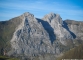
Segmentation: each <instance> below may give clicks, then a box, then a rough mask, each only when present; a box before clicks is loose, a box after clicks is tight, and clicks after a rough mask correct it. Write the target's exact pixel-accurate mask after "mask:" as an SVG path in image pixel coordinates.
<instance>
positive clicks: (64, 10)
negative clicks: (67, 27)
mask: <svg viewBox="0 0 83 60" xmlns="http://www.w3.org/2000/svg"><path fill="white" fill-rule="evenodd" d="M48 1H49V0H34V1H32V0H24V1H23V0H13V1H10V0H7V1H6V2H3V1H2V2H0V8H1V10H0V14H1V15H0V17H5V16H9V14H12V12H14V13H13V14H12V17H13V16H17V15H19V14H22V13H23V12H26V11H29V12H32V13H34V14H35V15H36V16H39V15H40V17H41V15H43V14H45V13H48V12H55V13H59V14H61V15H64V16H65V14H66V16H70V15H71V16H79V15H80V16H82V15H83V10H82V9H79V6H75V5H72V4H67V3H63V2H59V1H49V2H48ZM5 12H6V13H8V15H7V14H5ZM15 12H16V13H17V14H15ZM41 12H42V13H41ZM64 19H65V18H64Z"/></svg>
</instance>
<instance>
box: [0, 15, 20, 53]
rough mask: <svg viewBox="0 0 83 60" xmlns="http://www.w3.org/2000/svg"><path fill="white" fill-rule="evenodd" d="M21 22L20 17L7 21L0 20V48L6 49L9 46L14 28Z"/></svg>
mask: <svg viewBox="0 0 83 60" xmlns="http://www.w3.org/2000/svg"><path fill="white" fill-rule="evenodd" d="M20 23H21V19H20V18H19V17H16V18H13V19H11V20H9V21H2V22H0V50H1V49H2V48H3V49H6V50H8V49H9V47H10V43H9V41H10V40H11V38H12V36H13V33H14V31H15V28H16V27H17V26H18V25H19V24H20ZM0 54H1V51H0Z"/></svg>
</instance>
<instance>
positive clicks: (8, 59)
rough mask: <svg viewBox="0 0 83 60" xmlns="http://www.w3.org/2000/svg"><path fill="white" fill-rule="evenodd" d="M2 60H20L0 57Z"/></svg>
mask: <svg viewBox="0 0 83 60" xmlns="http://www.w3.org/2000/svg"><path fill="white" fill-rule="evenodd" d="M0 60H19V59H18V58H10V57H6V56H0Z"/></svg>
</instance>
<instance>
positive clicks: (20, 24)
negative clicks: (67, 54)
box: [0, 12, 83, 56]
mask: <svg viewBox="0 0 83 60" xmlns="http://www.w3.org/2000/svg"><path fill="white" fill-rule="evenodd" d="M82 25H83V23H82V22H76V21H75V22H72V21H70V22H69V21H68V20H65V21H63V20H62V18H61V17H60V15H58V14H55V13H49V14H47V15H45V16H44V18H42V19H39V18H35V17H34V15H33V14H31V13H29V12H26V13H24V14H22V15H21V16H18V17H16V18H13V19H11V20H9V21H8V22H2V23H1V22H0V28H1V29H0V31H1V32H0V33H1V34H3V35H0V38H2V39H0V41H3V43H4V46H0V50H1V49H2V48H3V49H5V50H6V51H7V55H9V56H11V55H13V56H19V55H25V56H33V55H34V56H36V55H41V54H42V53H44V54H48V53H49V54H55V55H59V54H61V53H62V52H64V51H67V50H69V49H71V48H73V47H74V46H76V45H79V44H80V43H79V40H80V41H81V42H82V41H83V39H82V38H83V29H82ZM3 27H4V28H3ZM7 29H8V30H7ZM11 29H12V30H11ZM4 35H5V36H4ZM8 37H9V38H8ZM6 40H7V41H6ZM4 41H6V42H4ZM5 43H6V44H5ZM0 44H1V43H0ZM9 47H10V48H9ZM7 49H8V50H7Z"/></svg>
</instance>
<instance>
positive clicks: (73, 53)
mask: <svg viewBox="0 0 83 60" xmlns="http://www.w3.org/2000/svg"><path fill="white" fill-rule="evenodd" d="M62 59H83V44H81V45H79V46H77V47H75V48H73V49H71V50H69V51H67V52H65V53H64V54H63V56H61V57H59V58H58V60H62Z"/></svg>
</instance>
